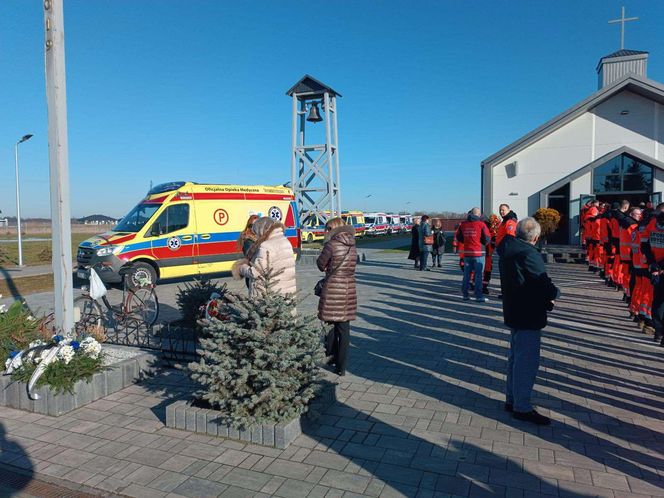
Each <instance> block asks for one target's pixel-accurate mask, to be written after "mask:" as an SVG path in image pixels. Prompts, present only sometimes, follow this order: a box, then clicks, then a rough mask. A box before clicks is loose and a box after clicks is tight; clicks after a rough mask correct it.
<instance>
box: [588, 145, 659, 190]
mask: <svg viewBox="0 0 664 498" xmlns="http://www.w3.org/2000/svg"><path fill="white" fill-rule="evenodd" d="M652 187H653V167H652V166H651V165H649V164H648V163H645V162H643V161H640V160H638V159H636V158H634V157H632V156H630V155H628V154H622V155H620V156H617V157H614V158H613V159H610V160H609V161H607V162H606V163H604V164H602V165H601V166H598V167H597V168H595V170H594V171H593V191H594V193H595V194H601V193H608V192H652Z"/></svg>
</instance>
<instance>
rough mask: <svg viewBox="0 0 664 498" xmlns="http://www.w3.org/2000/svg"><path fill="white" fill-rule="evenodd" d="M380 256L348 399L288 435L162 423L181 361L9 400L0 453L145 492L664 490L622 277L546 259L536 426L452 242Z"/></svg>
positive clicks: (657, 389) (36, 468)
mask: <svg viewBox="0 0 664 498" xmlns="http://www.w3.org/2000/svg"><path fill="white" fill-rule="evenodd" d="M367 256H368V261H367V263H365V264H363V265H361V266H359V267H358V273H357V274H358V282H359V292H360V296H361V309H360V312H359V319H358V320H357V321H356V322H355V323H354V325H353V331H352V350H351V357H350V358H351V359H350V368H349V370H350V371H349V375H347V376H346V377H343V378H341V379H340V381H341V388H342V389H341V394H340V399H339V400H338V402H337V404H336V405H334V406H333V407H331V408H330V409H328V410H327V412H326V413H325V415H324V416H323V417H322V418H321V419H320V420H319V421H318V423H317V424H316V425H314V426H312V427H307V428H306V434H305V435H303V436H301V437H300V438H299V439H297V440H296V442H295V443H294V444H293V445H291V446H290V447H289V448H288V449H286V450H284V451H281V450H275V449H269V448H263V447H260V446H253V445H245V444H242V443H238V442H234V441H229V440H223V439H216V438H211V437H207V436H202V435H195V434H190V433H187V432H183V431H177V430H172V429H167V428H165V427H164V426H163V423H162V421H163V419H164V406H165V405H166V404H167V402H168V399H169V398H172V397H176V396H179V395H181V394H182V388H181V386H182V384H181V382H180V380H179V377H178V375H177V374H175V373H174V372H173V371H171V372H165V373H164V374H163V375H161V376H159V377H157V378H155V379H153V380H151V381H149V382H145V383H143V384H141V385H136V386H132V387H130V388H127V389H125V390H123V391H120V392H118V393H115V394H113V395H111V396H108V397H107V398H105V399H103V400H100V401H97V402H95V403H93V404H92V405H89V406H88V407H85V408H82V409H79V410H77V411H75V412H72V413H70V414H68V415H65V416H62V417H59V418H49V417H45V416H40V415H33V414H27V413H24V412H20V411H17V410H12V409H6V408H0V428H1V430H0V435H1V434H2V432H1V431H2V430H4V431H6V434H5V435H4V436H3V440H2V448H3V451H2V453H1V454H0V462H5V463H9V464H12V465H16V466H19V467H23V468H28V469H30V470H31V472H34V473H35V474H36V475H46V476H55V477H59V478H63V479H65V480H68V481H72V482H77V483H85V484H86V485H87V486H92V487H94V488H96V489H99V490H103V491H105V492H107V493H116V494H121V495H128V496H137V497H151V496H159V497H161V496H170V497H177V496H202V497H208V496H284V497H289V498H290V497H298V496H310V497H322V496H325V497H340V496H344V497H352V496H410V497H413V496H417V497H427V496H462V497H466V496H505V497H524V498H525V497H538V496H548V495H551V496H562V497H568V496H569V497H586V496H610V497H628V496H664V436H663V434H664V398H663V396H662V395H663V394H664V362H663V361H662V359H663V358H664V350H662V349H661V348H659V347H657V346H654V345H653V344H652V343H651V342H650V341H649V340H648V338H647V337H646V336H644V335H642V334H640V333H637V331H636V330H635V327H634V326H633V325H632V324H631V323H630V322H629V321H628V320H627V318H626V310H625V307H624V305H623V304H622V302H621V301H620V299H619V296H618V293H616V292H613V291H611V290H608V289H606V288H605V287H603V286H602V285H601V283H600V282H599V281H598V280H596V278H595V277H593V276H592V275H590V274H588V273H587V272H586V271H584V268H583V267H580V266H572V265H570V266H565V265H551V268H550V269H551V273H552V275H553V276H554V279H555V280H556V282H557V283H558V284H559V285H560V286H561V287H562V289H563V297H562V298H561V299H560V300H559V302H558V306H557V308H556V310H555V312H554V313H553V315H552V317H551V320H550V321H551V325H550V326H549V328H548V330H547V334H546V336H545V339H544V341H543V348H542V353H543V360H542V369H541V371H540V376H539V378H538V382H537V387H536V400H535V401H536V403H537V404H538V405H539V406H540V407H542V412H544V413H545V414H548V415H550V416H551V417H552V418H553V419H554V422H553V424H552V425H551V426H550V427H545V428H537V427H534V426H531V425H528V424H525V423H521V422H517V421H514V420H512V419H511V418H510V417H509V415H508V414H507V413H505V412H504V411H503V410H502V402H503V394H502V392H503V388H504V375H503V373H502V372H503V369H504V366H505V355H506V352H507V349H506V348H507V338H508V335H507V333H506V331H505V329H504V328H503V326H502V318H501V312H500V304H499V302H497V301H493V302H490V303H488V304H477V303H474V302H469V303H465V302H462V301H461V299H460V295H459V291H458V288H459V278H460V273H459V271H458V268H457V266H456V261H455V260H454V259H453V257H451V256H448V259H447V260H446V262H445V267H444V268H443V270H442V271H441V270H437V271H434V272H425V273H421V272H416V271H414V270H412V268H411V267H410V265H409V264H408V263H406V262H405V261H404V256H403V255H398V254H380V253H378V252H376V251H373V252H370V253H368V254H367ZM316 278H318V277H317V275H316V273H315V272H314V271H313V270H305V271H303V272H301V274H300V276H299V285H300V288H302V289H305V290H308V289H310V288H312V287H313V282H314V281H315V279H316ZM314 305H315V301H314V300H313V298H312V297H309V298H308V299H307V300H306V301H305V306H304V307H305V308H308V309H311V307H313V306H314Z"/></svg>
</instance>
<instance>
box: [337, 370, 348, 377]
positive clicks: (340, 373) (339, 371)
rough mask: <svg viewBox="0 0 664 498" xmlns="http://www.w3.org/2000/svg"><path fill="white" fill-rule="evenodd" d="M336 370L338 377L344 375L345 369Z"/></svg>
mask: <svg viewBox="0 0 664 498" xmlns="http://www.w3.org/2000/svg"><path fill="white" fill-rule="evenodd" d="M336 372H337V375H338V376H339V377H343V376H344V375H346V371H345V370H337V371H336Z"/></svg>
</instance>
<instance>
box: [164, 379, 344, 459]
mask: <svg viewBox="0 0 664 498" xmlns="http://www.w3.org/2000/svg"><path fill="white" fill-rule="evenodd" d="M337 389H338V385H336V384H330V386H328V387H327V388H324V389H323V390H322V392H321V393H319V395H318V396H316V397H315V398H314V399H313V400H312V401H311V403H309V408H308V410H307V411H306V412H305V413H303V414H302V415H300V416H299V417H297V418H294V419H292V420H289V421H287V422H281V423H278V424H261V425H255V426H252V427H250V428H247V429H245V430H242V431H238V430H237V429H233V428H232V427H230V426H228V425H225V424H222V423H220V416H219V411H218V410H213V409H208V408H198V407H195V406H192V405H191V402H190V400H183V399H180V400H177V401H174V402H173V403H171V404H169V405H168V406H166V427H169V428H171V429H179V430H185V431H189V432H196V433H199V434H205V435H207V436H215V437H225V438H228V439H235V440H238V441H242V442H245V443H251V444H258V445H261V446H269V447H273V448H277V449H280V450H283V449H286V448H287V447H288V446H289V445H290V444H291V443H292V442H293V441H295V439H297V437H298V436H299V435H300V434H302V424H303V422H304V421H305V420H315V419H317V418H318V417H320V415H322V413H323V411H324V410H325V409H326V408H327V407H329V406H330V405H331V404H333V403H334V402H335V401H336V399H337V396H336V392H337Z"/></svg>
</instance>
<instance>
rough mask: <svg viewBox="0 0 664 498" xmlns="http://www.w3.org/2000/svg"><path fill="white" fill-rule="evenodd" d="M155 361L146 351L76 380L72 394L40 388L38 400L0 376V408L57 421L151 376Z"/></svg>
mask: <svg viewBox="0 0 664 498" xmlns="http://www.w3.org/2000/svg"><path fill="white" fill-rule="evenodd" d="M158 360H159V357H158V355H157V354H156V353H154V352H148V351H146V352H144V353H143V354H140V355H138V356H135V357H134V358H129V359H126V360H122V361H120V362H118V363H116V364H114V365H111V367H110V368H109V369H108V370H105V371H103V372H99V373H96V374H94V375H93V376H92V379H91V381H90V382H86V381H85V380H79V381H78V382H77V383H76V384H75V386H74V394H69V393H62V394H54V393H53V392H52V391H51V390H50V389H49V388H48V387H46V386H42V387H40V388H39V389H36V393H37V394H39V396H40V399H38V400H31V399H30V398H29V397H28V392H27V385H26V384H25V383H24V382H14V381H12V380H11V377H10V376H9V375H0V406H6V407H8V408H16V409H19V410H25V411H29V412H34V413H40V414H42V415H50V416H53V417H59V416H60V415H64V414H65V413H68V412H70V411H72V410H75V409H77V408H81V407H83V406H85V405H87V404H90V403H92V402H93V401H97V400H98V399H101V398H104V397H105V396H108V395H109V394H112V393H114V392H117V391H120V390H121V389H124V388H125V387H128V386H130V385H132V384H134V383H136V382H137V381H139V380H141V379H143V378H145V377H147V376H150V375H152V374H153V373H154V371H155V370H156V364H157V362H158Z"/></svg>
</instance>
